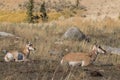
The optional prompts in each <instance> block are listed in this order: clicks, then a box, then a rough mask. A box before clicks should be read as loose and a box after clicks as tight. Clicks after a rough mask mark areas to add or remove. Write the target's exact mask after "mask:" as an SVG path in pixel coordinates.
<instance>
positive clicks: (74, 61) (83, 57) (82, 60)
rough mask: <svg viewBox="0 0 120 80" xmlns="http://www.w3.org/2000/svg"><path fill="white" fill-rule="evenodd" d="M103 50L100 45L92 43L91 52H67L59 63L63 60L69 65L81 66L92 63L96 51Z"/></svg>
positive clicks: (101, 51) (100, 51)
mask: <svg viewBox="0 0 120 80" xmlns="http://www.w3.org/2000/svg"><path fill="white" fill-rule="evenodd" d="M105 52H106V51H105V50H103V49H102V48H101V47H100V46H98V45H94V46H93V49H92V51H91V53H89V54H88V53H69V54H67V55H65V56H64V57H63V58H62V60H61V64H63V63H64V62H67V63H68V64H69V65H71V66H75V65H78V64H81V66H88V65H90V64H92V63H93V62H94V61H95V60H96V57H97V55H98V53H104V54H105Z"/></svg>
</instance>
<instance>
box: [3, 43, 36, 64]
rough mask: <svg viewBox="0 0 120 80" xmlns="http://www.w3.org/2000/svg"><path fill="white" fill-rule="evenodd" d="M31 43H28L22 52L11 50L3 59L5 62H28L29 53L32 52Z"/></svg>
mask: <svg viewBox="0 0 120 80" xmlns="http://www.w3.org/2000/svg"><path fill="white" fill-rule="evenodd" d="M34 50H35V48H33V45H32V43H30V42H28V43H27V44H26V45H25V47H24V49H23V50H22V51H20V52H19V51H17V50H12V51H8V52H7V53H6V55H5V57H4V60H5V61H6V62H10V61H14V60H15V61H16V62H17V61H27V60H29V59H28V58H29V55H30V51H34Z"/></svg>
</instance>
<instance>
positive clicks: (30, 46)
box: [26, 42, 36, 51]
mask: <svg viewBox="0 0 120 80" xmlns="http://www.w3.org/2000/svg"><path fill="white" fill-rule="evenodd" d="M26 48H27V49H28V50H29V51H34V50H36V48H34V47H33V44H32V43H31V42H27V44H26Z"/></svg>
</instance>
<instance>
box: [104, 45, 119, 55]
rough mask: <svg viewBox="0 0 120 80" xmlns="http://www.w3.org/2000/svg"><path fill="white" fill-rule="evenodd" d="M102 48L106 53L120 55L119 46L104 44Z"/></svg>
mask: <svg viewBox="0 0 120 80" xmlns="http://www.w3.org/2000/svg"><path fill="white" fill-rule="evenodd" d="M103 48H104V49H105V50H106V52H108V53H111V54H117V55H120V48H115V47H111V46H106V45H103Z"/></svg>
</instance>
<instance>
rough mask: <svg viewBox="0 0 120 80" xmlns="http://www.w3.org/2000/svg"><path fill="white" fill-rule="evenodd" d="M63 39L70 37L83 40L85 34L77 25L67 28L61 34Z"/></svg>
mask: <svg viewBox="0 0 120 80" xmlns="http://www.w3.org/2000/svg"><path fill="white" fill-rule="evenodd" d="M63 39H71V40H79V41H81V40H83V39H87V38H86V36H85V34H84V33H83V32H82V31H80V30H79V29H78V28H77V27H71V28H69V29H68V30H67V31H66V32H65V33H64V35H63Z"/></svg>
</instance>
